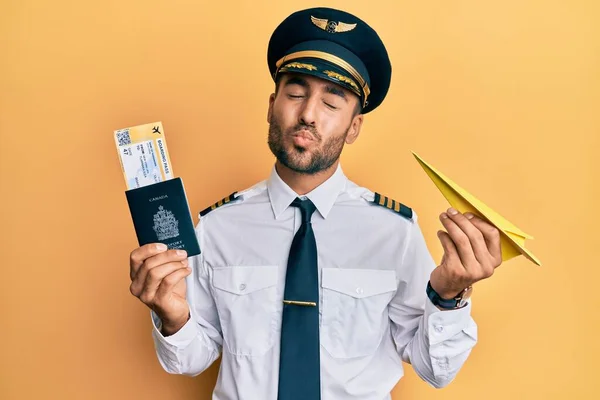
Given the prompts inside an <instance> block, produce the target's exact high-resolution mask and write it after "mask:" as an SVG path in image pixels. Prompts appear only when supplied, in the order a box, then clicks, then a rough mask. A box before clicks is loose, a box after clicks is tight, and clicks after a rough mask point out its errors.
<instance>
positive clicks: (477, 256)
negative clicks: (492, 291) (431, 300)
mask: <svg viewBox="0 0 600 400" xmlns="http://www.w3.org/2000/svg"><path fill="white" fill-rule="evenodd" d="M440 221H442V225H444V228H446V232H444V231H439V232H438V238H439V239H440V242H441V243H442V247H443V248H444V256H443V257H442V261H441V263H440V265H439V266H438V267H437V268H436V269H434V270H433V272H432V273H431V277H430V281H431V286H432V287H433V289H434V290H435V291H436V292H437V293H438V294H439V295H440V296H441V297H442V298H444V299H451V298H454V297H456V296H457V295H458V294H459V293H460V292H462V291H463V290H464V289H465V288H467V287H469V286H471V285H472V284H474V283H475V282H477V281H480V280H482V279H486V278H489V277H490V276H492V275H493V273H494V270H495V269H496V268H497V267H498V266H499V265H500V264H501V263H502V253H501V251H500V232H499V231H498V228H496V227H495V226H494V225H492V224H490V223H488V222H486V221H484V220H483V219H481V218H479V217H477V216H475V215H473V214H471V213H465V214H461V213H460V212H458V211H457V210H455V209H453V208H449V209H448V212H446V213H442V214H441V215H440Z"/></svg>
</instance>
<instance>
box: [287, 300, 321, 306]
mask: <svg viewBox="0 0 600 400" xmlns="http://www.w3.org/2000/svg"><path fill="white" fill-rule="evenodd" d="M283 304H290V305H294V306H310V307H316V306H317V303H315V302H313V301H295V300H284V301H283Z"/></svg>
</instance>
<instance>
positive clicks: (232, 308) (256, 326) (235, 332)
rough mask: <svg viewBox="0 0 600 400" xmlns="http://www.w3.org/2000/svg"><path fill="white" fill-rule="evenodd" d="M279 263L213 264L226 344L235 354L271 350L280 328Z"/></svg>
mask: <svg viewBox="0 0 600 400" xmlns="http://www.w3.org/2000/svg"><path fill="white" fill-rule="evenodd" d="M277 269H278V268H277V266H228V267H218V268H213V280H212V281H213V282H212V283H213V287H214V289H215V290H214V293H215V300H216V301H215V303H216V305H217V310H218V313H219V321H220V323H221V330H222V332H223V340H224V345H225V346H223V348H224V349H225V350H227V351H228V352H229V353H231V354H235V355H240V356H255V355H261V354H264V353H265V352H267V351H268V350H269V349H270V348H271V347H272V346H273V343H274V336H275V330H276V326H275V325H276V304H277V303H276V294H277V293H276V290H277Z"/></svg>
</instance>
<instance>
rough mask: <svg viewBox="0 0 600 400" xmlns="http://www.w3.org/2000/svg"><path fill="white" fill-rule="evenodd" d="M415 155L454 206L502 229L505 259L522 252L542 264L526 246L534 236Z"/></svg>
mask: <svg viewBox="0 0 600 400" xmlns="http://www.w3.org/2000/svg"><path fill="white" fill-rule="evenodd" d="M413 155H414V156H415V158H416V159H417V161H418V162H419V164H421V167H423V169H424V170H425V172H426V173H427V175H429V177H430V178H431V180H432V181H433V183H435V185H436V186H437V188H438V189H439V190H440V192H442V194H443V195H444V197H445V198H446V200H448V202H449V203H450V205H451V206H452V207H454V208H456V209H457V210H458V211H460V212H461V213H466V212H470V213H473V214H475V215H477V216H478V217H480V218H483V219H485V220H487V221H488V222H490V223H491V224H493V225H494V226H495V227H496V228H498V230H499V231H500V245H501V247H502V260H503V261H506V260H510V259H511V258H513V257H516V256H518V255H521V254H522V255H524V256H525V257H526V258H528V259H529V260H531V261H533V262H534V263H536V264H537V265H542V264H541V262H540V260H538V259H537V258H536V257H535V256H534V255H533V254H532V253H531V252H530V251H529V250H527V249H526V248H525V239H533V237H532V236H530V235H528V234H526V233H525V232H523V231H522V230H520V229H519V228H517V227H516V226H514V225H513V224H511V223H510V222H509V221H508V220H506V219H505V218H503V217H502V216H501V215H500V214H498V213H497V212H495V211H494V210H492V209H491V208H489V207H488V206H486V205H485V204H483V202H481V201H480V200H478V199H477V198H475V196H473V195H472V194H470V193H469V192H467V191H466V190H464V189H463V188H461V187H460V186H458V185H457V184H456V183H454V182H452V180H450V179H449V178H448V177H446V176H445V175H444V174H442V173H441V172H439V171H437V170H436V169H435V168H433V167H432V166H430V165H429V164H427V163H426V162H425V161H423V159H422V158H421V157H419V156H418V155H417V154H415V153H414V152H413Z"/></svg>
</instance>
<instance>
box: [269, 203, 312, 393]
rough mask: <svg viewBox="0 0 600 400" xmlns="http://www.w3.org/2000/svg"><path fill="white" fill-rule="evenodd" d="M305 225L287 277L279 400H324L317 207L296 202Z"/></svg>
mask: <svg viewBox="0 0 600 400" xmlns="http://www.w3.org/2000/svg"><path fill="white" fill-rule="evenodd" d="M292 206H294V207H298V208H300V212H301V213H302V225H301V226H300V229H298V232H296V235H295V236H294V240H293V241H292V247H291V249H290V255H289V258H288V265H287V272H286V277H285V292H284V295H283V303H284V304H283V320H282V324H281V355H280V358H279V396H278V400H320V399H321V369H320V359H319V275H318V268H317V244H316V242H315V234H314V232H313V229H312V224H311V222H310V219H311V217H312V214H313V213H314V212H315V209H316V207H315V205H314V204H313V203H312V202H311V201H310V200H304V201H302V200H300V199H296V200H294V202H293V203H292Z"/></svg>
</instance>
